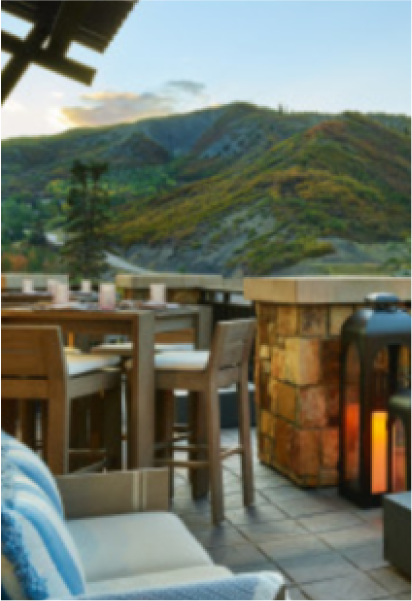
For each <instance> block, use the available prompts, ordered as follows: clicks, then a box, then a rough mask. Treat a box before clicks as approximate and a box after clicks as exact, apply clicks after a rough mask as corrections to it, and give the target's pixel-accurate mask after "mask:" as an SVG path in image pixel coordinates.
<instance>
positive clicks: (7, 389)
mask: <svg viewBox="0 0 412 601" xmlns="http://www.w3.org/2000/svg"><path fill="white" fill-rule="evenodd" d="M49 393H50V390H49V383H48V381H47V380H32V379H29V380H16V379H13V380H12V379H5V378H2V380H1V398H2V400H3V399H33V400H41V399H47V398H48V396H49Z"/></svg>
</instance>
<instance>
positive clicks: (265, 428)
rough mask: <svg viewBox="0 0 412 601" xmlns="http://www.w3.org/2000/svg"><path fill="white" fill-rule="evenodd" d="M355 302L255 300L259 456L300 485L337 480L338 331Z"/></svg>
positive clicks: (325, 483)
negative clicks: (331, 303)
mask: <svg viewBox="0 0 412 601" xmlns="http://www.w3.org/2000/svg"><path fill="white" fill-rule="evenodd" d="M356 308H357V307H355V306H348V305H341V306H339V305H333V306H330V305H329V306H328V305H316V306H313V305H296V306H295V305H293V306H291V305H275V304H266V303H256V309H257V316H258V333H257V339H256V345H257V347H256V360H255V361H256V362H255V382H256V403H257V408H258V420H259V437H258V445H259V459H260V461H262V463H264V464H266V465H270V466H273V467H275V468H277V469H278V470H279V471H281V472H282V473H284V474H286V475H287V476H288V477H290V478H291V479H292V480H294V481H295V482H297V483H298V484H300V485H301V486H324V485H335V484H337V481H338V471H337V463H338V455H339V353H340V341H339V336H340V329H341V326H342V324H343V322H344V321H345V320H346V319H347V318H348V317H349V316H350V315H351V314H352V313H353V311H354V310H355V309H356Z"/></svg>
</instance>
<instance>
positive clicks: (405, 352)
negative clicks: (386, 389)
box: [397, 346, 411, 390]
mask: <svg viewBox="0 0 412 601" xmlns="http://www.w3.org/2000/svg"><path fill="white" fill-rule="evenodd" d="M410 387H411V349H410V347H409V346H401V347H400V349H399V361H398V386H397V388H398V389H400V390H405V388H410Z"/></svg>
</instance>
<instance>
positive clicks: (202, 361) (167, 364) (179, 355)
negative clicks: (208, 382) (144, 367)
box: [155, 351, 209, 371]
mask: <svg viewBox="0 0 412 601" xmlns="http://www.w3.org/2000/svg"><path fill="white" fill-rule="evenodd" d="M208 361H209V351H190V352H188V351H174V352H170V353H159V354H158V355H155V368H156V369H160V370H170V369H171V370H173V369H176V370H179V369H184V370H194V371H199V370H204V369H206V367H207V364H208Z"/></svg>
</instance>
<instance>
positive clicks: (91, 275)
mask: <svg viewBox="0 0 412 601" xmlns="http://www.w3.org/2000/svg"><path fill="white" fill-rule="evenodd" d="M107 171H108V164H107V163H82V162H81V161H74V163H73V166H72V169H71V176H72V183H71V187H70V190H69V193H68V197H67V203H66V206H65V212H66V224H65V232H66V240H65V243H64V246H63V248H62V254H63V257H64V258H65V260H66V265H67V268H68V270H69V274H70V276H71V277H72V278H74V279H80V278H85V277H86V278H88V279H91V280H94V281H96V280H99V279H100V278H101V276H102V274H103V273H104V271H105V269H106V268H107V264H106V256H105V251H107V250H108V249H109V247H110V244H111V235H110V234H109V232H108V229H107V223H108V220H109V217H110V199H109V194H108V191H107V188H106V187H105V186H104V184H103V182H102V178H103V176H104V175H105V174H106V173H107Z"/></svg>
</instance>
